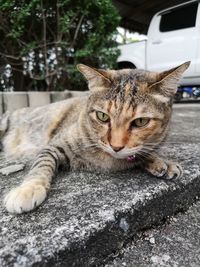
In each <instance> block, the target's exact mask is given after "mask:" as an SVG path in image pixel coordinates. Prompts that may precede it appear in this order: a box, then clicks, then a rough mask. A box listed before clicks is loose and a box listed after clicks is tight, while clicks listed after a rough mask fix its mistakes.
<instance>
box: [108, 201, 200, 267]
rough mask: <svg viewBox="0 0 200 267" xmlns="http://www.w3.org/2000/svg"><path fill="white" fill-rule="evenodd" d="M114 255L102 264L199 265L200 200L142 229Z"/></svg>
mask: <svg viewBox="0 0 200 267" xmlns="http://www.w3.org/2000/svg"><path fill="white" fill-rule="evenodd" d="M115 257H116V255H115ZM115 257H113V260H112V261H110V263H108V264H106V265H105V267H124V266H126V267H136V266H137V267H199V266H200V202H198V203H196V204H194V205H193V206H192V207H191V208H189V210H188V211H187V212H185V213H179V214H177V215H176V216H174V217H172V218H170V220H168V221H167V222H166V223H165V224H164V225H163V226H161V227H157V228H156V229H155V228H152V229H149V230H146V231H143V232H142V233H140V236H138V237H137V240H134V241H132V243H131V244H128V245H127V246H126V247H125V248H123V249H121V250H120V251H119V252H118V255H117V257H116V258H115Z"/></svg>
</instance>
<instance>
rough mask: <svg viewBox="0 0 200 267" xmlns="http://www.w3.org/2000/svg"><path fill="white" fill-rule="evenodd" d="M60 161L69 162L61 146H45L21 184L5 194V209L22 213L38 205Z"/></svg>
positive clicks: (45, 194) (43, 198) (44, 195)
mask: <svg viewBox="0 0 200 267" xmlns="http://www.w3.org/2000/svg"><path fill="white" fill-rule="evenodd" d="M62 162H65V165H66V164H69V159H68V157H67V155H66V153H65V151H64V149H63V148H61V147H59V146H51V145H49V146H47V147H45V148H44V149H43V150H42V151H41V152H40V153H39V154H38V156H37V157H36V159H35V161H34V163H33V165H32V167H31V169H30V171H29V173H28V174H27V175H26V177H25V179H24V180H23V182H22V184H21V185H20V186H18V187H17V188H14V189H12V190H11V191H10V192H9V193H8V194H7V195H6V197H5V199H4V204H5V206H6V209H7V210H8V211H9V212H11V213H22V212H27V211H30V210H32V209H34V208H35V207H37V206H39V205H40V204H41V203H42V202H43V201H44V200H45V198H46V196H47V192H48V190H49V188H50V183H51V180H52V177H53V175H54V174H55V173H56V170H57V168H58V166H59V165H60V164H61V163H62Z"/></svg>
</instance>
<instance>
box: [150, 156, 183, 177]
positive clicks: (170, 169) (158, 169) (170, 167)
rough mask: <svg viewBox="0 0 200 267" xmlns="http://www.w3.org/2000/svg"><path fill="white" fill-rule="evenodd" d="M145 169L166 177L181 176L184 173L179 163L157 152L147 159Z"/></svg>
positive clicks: (157, 175) (155, 174)
mask: <svg viewBox="0 0 200 267" xmlns="http://www.w3.org/2000/svg"><path fill="white" fill-rule="evenodd" d="M145 169H146V170H147V171H148V172H150V173H151V174H152V175H154V176H156V177H160V178H165V179H174V178H179V177H181V176H182V174H183V171H182V168H181V166H180V165H179V164H178V163H176V162H172V161H168V160H164V159H162V158H160V157H159V156H158V155H156V154H155V153H154V154H152V155H151V156H149V158H148V159H147V161H146V163H145Z"/></svg>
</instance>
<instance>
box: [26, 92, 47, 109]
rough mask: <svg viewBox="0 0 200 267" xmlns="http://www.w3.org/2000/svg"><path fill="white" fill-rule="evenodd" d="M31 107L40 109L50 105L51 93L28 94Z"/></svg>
mask: <svg viewBox="0 0 200 267" xmlns="http://www.w3.org/2000/svg"><path fill="white" fill-rule="evenodd" d="M28 102H29V107H39V106H44V105H48V104H49V103H50V92H28Z"/></svg>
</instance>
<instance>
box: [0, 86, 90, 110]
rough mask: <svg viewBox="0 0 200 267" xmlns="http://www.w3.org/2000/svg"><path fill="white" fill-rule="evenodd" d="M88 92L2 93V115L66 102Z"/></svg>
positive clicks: (0, 101)
mask: <svg viewBox="0 0 200 267" xmlns="http://www.w3.org/2000/svg"><path fill="white" fill-rule="evenodd" d="M85 94H87V92H79V91H68V90H65V91H64V92H3V93H0V115H1V114H2V113H3V112H6V111H7V110H9V111H14V110H16V109H19V108H24V107H38V106H43V105H47V104H49V103H53V102H57V101H60V100H64V99H67V98H70V97H76V96H82V95H85Z"/></svg>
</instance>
